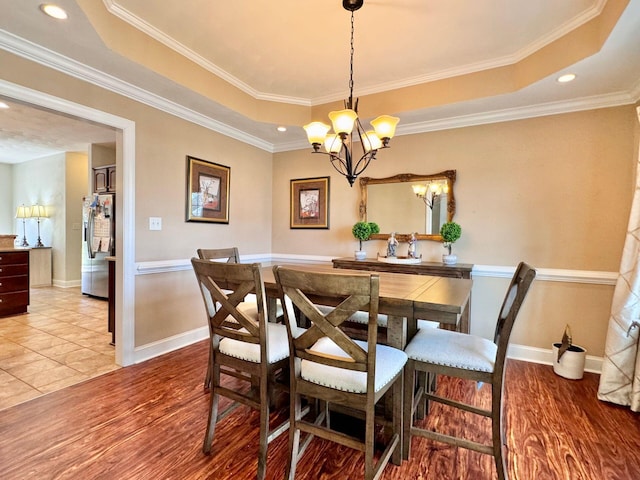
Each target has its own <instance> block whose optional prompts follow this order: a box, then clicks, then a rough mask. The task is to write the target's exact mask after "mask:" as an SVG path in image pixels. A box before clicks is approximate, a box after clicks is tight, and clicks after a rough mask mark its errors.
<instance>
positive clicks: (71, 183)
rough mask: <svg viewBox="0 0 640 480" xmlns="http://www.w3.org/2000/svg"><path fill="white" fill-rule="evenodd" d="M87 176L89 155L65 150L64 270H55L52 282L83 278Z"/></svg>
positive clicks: (76, 281)
mask: <svg viewBox="0 0 640 480" xmlns="http://www.w3.org/2000/svg"><path fill="white" fill-rule="evenodd" d="M88 178H89V157H88V155H87V153H84V152H82V153H81V152H73V153H71V152H70V153H67V155H66V188H65V212H64V232H65V242H64V245H65V247H64V248H65V256H64V270H63V271H60V270H57V271H55V274H54V281H55V284H57V285H80V281H81V278H82V276H81V268H82V258H81V257H82V233H83V232H82V197H83V196H85V195H86V194H87V191H88V190H89V180H88ZM60 266H61V265H59V267H60Z"/></svg>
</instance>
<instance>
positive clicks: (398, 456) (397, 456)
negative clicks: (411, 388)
mask: <svg viewBox="0 0 640 480" xmlns="http://www.w3.org/2000/svg"><path fill="white" fill-rule="evenodd" d="M403 380H404V377H403V374H402V373H401V374H400V377H398V379H396V381H395V383H394V385H393V387H392V388H393V432H392V435H396V434H397V435H398V437H399V438H400V441H399V442H398V444H397V445H396V448H394V449H393V453H392V455H391V463H393V464H394V465H402V448H403V446H402V438H403V437H402V434H403V432H402V428H403V427H402V407H403V405H402V390H403V389H404V381H403Z"/></svg>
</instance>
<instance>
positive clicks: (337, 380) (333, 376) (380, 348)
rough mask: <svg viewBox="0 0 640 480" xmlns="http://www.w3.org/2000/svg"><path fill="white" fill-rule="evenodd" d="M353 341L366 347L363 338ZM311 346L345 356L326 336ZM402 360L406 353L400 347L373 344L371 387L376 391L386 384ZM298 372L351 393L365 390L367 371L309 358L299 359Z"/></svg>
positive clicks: (403, 362) (394, 374) (307, 377)
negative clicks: (374, 356) (357, 370)
mask: <svg viewBox="0 0 640 480" xmlns="http://www.w3.org/2000/svg"><path fill="white" fill-rule="evenodd" d="M355 343H357V344H358V345H360V347H362V349H363V350H365V351H366V350H367V343H366V342H361V341H359V340H355ZM311 350H314V351H317V352H322V353H326V354H328V355H333V356H339V357H346V358H348V355H347V354H346V353H345V352H344V350H342V349H341V348H340V347H338V346H337V345H336V344H335V343H334V342H333V340H331V339H329V338H328V337H323V338H321V339H320V340H318V341H317V342H316V343H315V344H314V345H313V347H312V348H311ZM405 363H407V355H406V354H405V353H404V352H403V351H402V350H398V349H397V348H393V347H387V346H386V345H377V346H376V375H375V387H374V389H375V391H376V392H377V391H379V390H380V389H381V388H382V387H384V386H385V385H386V384H388V383H389V382H390V381H391V380H392V379H393V377H395V376H396V374H398V372H400V371H401V370H402V369H403V368H404V365H405ZM300 374H301V376H302V378H303V379H305V380H307V381H309V382H313V383H316V384H318V385H323V386H325V387H331V388H335V389H336V390H343V391H345V392H354V393H366V392H367V374H366V373H365V372H355V371H353V370H345V369H344V368H338V367H330V366H327V365H322V364H318V363H315V362H312V361H310V360H303V361H302V362H301V365H300Z"/></svg>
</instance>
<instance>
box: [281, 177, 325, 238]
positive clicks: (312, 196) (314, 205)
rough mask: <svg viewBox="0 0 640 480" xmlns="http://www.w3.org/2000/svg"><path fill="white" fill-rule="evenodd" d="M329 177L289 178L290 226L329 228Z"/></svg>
mask: <svg viewBox="0 0 640 480" xmlns="http://www.w3.org/2000/svg"><path fill="white" fill-rule="evenodd" d="M329 181H330V177H317V178H298V179H292V180H291V223H290V228H292V229H294V228H323V229H328V228H329Z"/></svg>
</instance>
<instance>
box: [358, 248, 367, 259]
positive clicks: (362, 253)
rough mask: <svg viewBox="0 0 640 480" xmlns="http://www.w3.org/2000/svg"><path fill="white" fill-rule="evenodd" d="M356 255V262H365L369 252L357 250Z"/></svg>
mask: <svg viewBox="0 0 640 480" xmlns="http://www.w3.org/2000/svg"><path fill="white" fill-rule="evenodd" d="M355 254H356V260H364V259H365V258H367V252H365V251H364V250H356V252H355Z"/></svg>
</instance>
